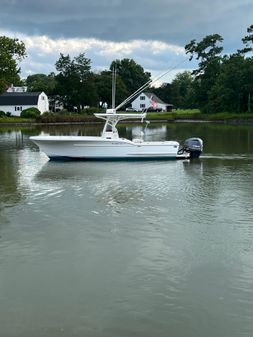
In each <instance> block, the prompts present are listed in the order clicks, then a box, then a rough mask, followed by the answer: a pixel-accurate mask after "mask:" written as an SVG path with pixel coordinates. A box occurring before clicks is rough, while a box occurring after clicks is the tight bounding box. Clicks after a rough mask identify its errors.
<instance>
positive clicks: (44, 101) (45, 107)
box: [37, 92, 49, 114]
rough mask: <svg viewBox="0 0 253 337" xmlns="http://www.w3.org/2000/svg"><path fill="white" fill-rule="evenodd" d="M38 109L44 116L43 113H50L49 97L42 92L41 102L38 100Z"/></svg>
mask: <svg viewBox="0 0 253 337" xmlns="http://www.w3.org/2000/svg"><path fill="white" fill-rule="evenodd" d="M37 108H38V109H39V111H40V113H41V114H43V112H46V111H49V101H48V97H47V95H46V94H45V93H44V92H42V93H41V94H40V95H39V100H38V106H37Z"/></svg>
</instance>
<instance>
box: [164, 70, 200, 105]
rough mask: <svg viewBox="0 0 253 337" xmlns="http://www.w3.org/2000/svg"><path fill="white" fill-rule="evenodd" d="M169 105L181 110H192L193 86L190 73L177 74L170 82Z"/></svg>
mask: <svg viewBox="0 0 253 337" xmlns="http://www.w3.org/2000/svg"><path fill="white" fill-rule="evenodd" d="M170 89H171V103H172V104H173V105H174V106H176V107H180V108H183V109H187V108H190V109H192V108H194V107H195V106H194V96H195V95H194V84H193V77H192V75H191V72H189V71H184V72H182V73H178V74H177V75H176V77H175V79H174V80H173V81H172V82H171V88H170Z"/></svg>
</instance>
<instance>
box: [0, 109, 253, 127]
mask: <svg viewBox="0 0 253 337" xmlns="http://www.w3.org/2000/svg"><path fill="white" fill-rule="evenodd" d="M147 119H148V120H151V121H152V120H153V121H161V122H164V121H166V122H169V121H175V120H202V121H210V122H218V121H224V122H225V121H228V122H229V121H231V120H234V121H238V122H240V121H241V122H247V121H249V122H252V121H253V112H252V113H231V112H221V113H215V114H203V113H201V112H200V111H199V110H198V109H186V110H183V109H177V110H173V111H171V112H149V113H147ZM97 121H98V119H97V118H96V117H95V116H94V115H93V114H92V115H88V114H73V113H64V114H63V113H59V114H56V113H45V114H44V115H41V116H39V117H38V118H37V119H36V120H35V119H31V118H21V117H7V116H4V117H0V125H1V124H21V123H24V124H25V123H29V124H32V123H45V124H49V123H87V122H90V123H92V122H97Z"/></svg>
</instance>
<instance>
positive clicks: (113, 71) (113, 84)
mask: <svg viewBox="0 0 253 337" xmlns="http://www.w3.org/2000/svg"><path fill="white" fill-rule="evenodd" d="M116 75H117V71H116V68H115V67H113V69H112V109H115V96H116Z"/></svg>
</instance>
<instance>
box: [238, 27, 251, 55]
mask: <svg viewBox="0 0 253 337" xmlns="http://www.w3.org/2000/svg"><path fill="white" fill-rule="evenodd" d="M247 33H249V35H246V36H244V37H243V38H242V42H243V44H244V45H245V47H244V48H243V49H241V50H238V53H240V54H246V53H248V52H252V51H253V47H252V46H251V44H253V25H251V26H249V27H248V28H247Z"/></svg>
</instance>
